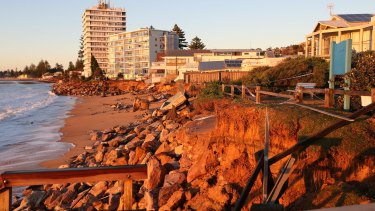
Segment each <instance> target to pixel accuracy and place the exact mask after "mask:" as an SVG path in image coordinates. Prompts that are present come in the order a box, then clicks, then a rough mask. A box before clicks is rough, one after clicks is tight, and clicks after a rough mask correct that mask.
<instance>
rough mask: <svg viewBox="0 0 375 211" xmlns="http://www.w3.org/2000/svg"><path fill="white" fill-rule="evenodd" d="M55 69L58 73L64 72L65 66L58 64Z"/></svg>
mask: <svg viewBox="0 0 375 211" xmlns="http://www.w3.org/2000/svg"><path fill="white" fill-rule="evenodd" d="M55 69H56V72H63V71H64V66H63V65H62V64H59V63H56V65H55Z"/></svg>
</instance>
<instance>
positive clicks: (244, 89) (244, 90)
mask: <svg viewBox="0 0 375 211" xmlns="http://www.w3.org/2000/svg"><path fill="white" fill-rule="evenodd" d="M241 88H242V89H241V91H242V99H245V98H246V87H245V85H242V87H241Z"/></svg>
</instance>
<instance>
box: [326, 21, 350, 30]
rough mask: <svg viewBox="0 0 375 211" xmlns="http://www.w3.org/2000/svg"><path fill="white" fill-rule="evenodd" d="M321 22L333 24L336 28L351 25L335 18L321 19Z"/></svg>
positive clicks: (328, 24)
mask: <svg viewBox="0 0 375 211" xmlns="http://www.w3.org/2000/svg"><path fill="white" fill-rule="evenodd" d="M319 23H320V24H323V25H327V26H331V27H334V28H345V27H349V25H348V24H347V23H346V22H345V21H343V20H334V21H319Z"/></svg>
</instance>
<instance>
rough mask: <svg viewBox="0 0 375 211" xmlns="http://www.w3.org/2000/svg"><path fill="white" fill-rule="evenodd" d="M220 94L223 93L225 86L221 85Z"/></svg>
mask: <svg viewBox="0 0 375 211" xmlns="http://www.w3.org/2000/svg"><path fill="white" fill-rule="evenodd" d="M221 92H222V93H223V94H224V93H225V84H221Z"/></svg>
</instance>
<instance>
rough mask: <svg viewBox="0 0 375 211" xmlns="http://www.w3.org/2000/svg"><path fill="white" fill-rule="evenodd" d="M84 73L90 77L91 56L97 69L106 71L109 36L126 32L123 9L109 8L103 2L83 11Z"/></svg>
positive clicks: (101, 0) (102, 0)
mask: <svg viewBox="0 0 375 211" xmlns="http://www.w3.org/2000/svg"><path fill="white" fill-rule="evenodd" d="M82 24H83V43H84V44H83V46H84V49H83V50H84V55H83V63H84V69H83V70H84V72H83V75H84V76H85V77H88V76H90V75H91V55H93V56H94V57H95V58H96V60H97V61H98V64H99V67H100V68H101V69H102V70H104V71H105V72H107V70H108V40H109V36H110V35H113V34H116V33H121V32H124V31H126V12H125V9H123V8H111V7H110V5H109V4H107V2H106V1H105V0H100V1H99V5H98V6H95V7H92V8H91V9H87V10H85V12H84V14H83V16H82Z"/></svg>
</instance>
